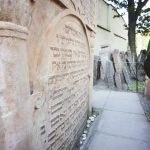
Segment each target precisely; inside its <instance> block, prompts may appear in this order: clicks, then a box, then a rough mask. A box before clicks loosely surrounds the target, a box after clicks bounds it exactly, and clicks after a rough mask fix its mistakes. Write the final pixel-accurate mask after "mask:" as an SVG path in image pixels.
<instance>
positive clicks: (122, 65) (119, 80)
mask: <svg viewBox="0 0 150 150" xmlns="http://www.w3.org/2000/svg"><path fill="white" fill-rule="evenodd" d="M100 62H101V63H100V78H101V79H102V80H105V81H106V84H107V86H108V88H117V89H119V90H122V89H123V90H127V89H128V87H129V86H130V84H131V78H135V77H136V68H135V64H134V63H133V61H132V57H131V53H130V51H127V52H126V53H124V52H119V50H117V49H116V50H114V51H113V52H111V53H103V54H101V55H100Z"/></svg>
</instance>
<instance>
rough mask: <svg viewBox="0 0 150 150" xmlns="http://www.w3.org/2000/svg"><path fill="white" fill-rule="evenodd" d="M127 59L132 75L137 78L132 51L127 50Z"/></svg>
mask: <svg viewBox="0 0 150 150" xmlns="http://www.w3.org/2000/svg"><path fill="white" fill-rule="evenodd" d="M125 58H126V61H127V65H128V68H129V71H130V76H131V77H132V78H136V69H135V63H134V62H133V60H132V55H131V51H127V52H126V55H125Z"/></svg>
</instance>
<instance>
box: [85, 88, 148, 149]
mask: <svg viewBox="0 0 150 150" xmlns="http://www.w3.org/2000/svg"><path fill="white" fill-rule="evenodd" d="M93 96H94V99H93V102H92V104H93V106H95V107H96V108H98V107H100V108H103V113H102V115H101V117H100V118H101V119H99V121H98V125H97V127H96V128H95V131H94V133H95V134H94V136H93V137H92V138H91V140H90V142H89V146H88V147H89V148H88V150H150V123H149V122H148V121H147V119H146V117H145V115H144V111H143V109H142V107H141V103H140V100H139V97H138V95H137V94H136V93H130V92H129V93H128V92H116V91H106V90H105V91H96V92H95V93H94V95H93Z"/></svg>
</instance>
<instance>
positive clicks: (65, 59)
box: [0, 0, 96, 150]
mask: <svg viewBox="0 0 150 150" xmlns="http://www.w3.org/2000/svg"><path fill="white" fill-rule="evenodd" d="M0 7H1V9H0V18H1V20H2V21H0V107H1V109H0V125H1V131H0V132H1V134H0V149H1V150H50V149H52V150H57V149H61V150H62V149H64V150H67V149H68V150H70V149H72V148H73V146H74V144H75V143H76V141H77V139H78V137H79V136H80V134H81V132H82V129H83V127H84V125H85V123H86V117H87V115H88V112H90V110H91V107H90V99H91V91H92V90H91V88H92V79H93V77H92V74H93V73H92V71H93V69H92V67H93V64H92V62H93V61H92V59H93V58H92V52H93V43H94V42H93V39H94V34H95V32H94V27H95V25H94V16H95V7H96V0H90V1H86V0H82V1H81V0H78V1H75V0H44V1H42V0H23V1H17V0H15V1H9V0H2V1H0ZM91 10H92V11H91Z"/></svg>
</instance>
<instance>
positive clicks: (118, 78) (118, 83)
mask: <svg viewBox="0 0 150 150" xmlns="http://www.w3.org/2000/svg"><path fill="white" fill-rule="evenodd" d="M115 84H116V87H117V89H119V90H121V89H122V81H121V75H120V73H119V72H115Z"/></svg>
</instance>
